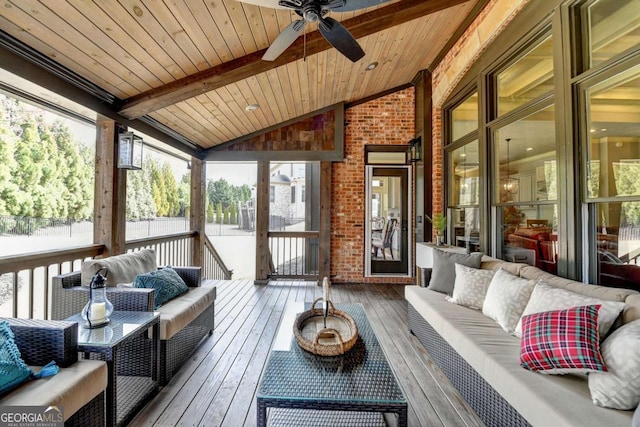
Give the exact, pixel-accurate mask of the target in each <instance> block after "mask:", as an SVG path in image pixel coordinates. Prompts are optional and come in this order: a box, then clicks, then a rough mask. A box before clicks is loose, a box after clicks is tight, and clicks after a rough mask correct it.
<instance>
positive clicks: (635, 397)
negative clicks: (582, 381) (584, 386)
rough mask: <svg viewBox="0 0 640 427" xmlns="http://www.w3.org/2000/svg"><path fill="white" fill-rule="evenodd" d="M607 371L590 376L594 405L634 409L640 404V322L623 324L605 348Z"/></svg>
mask: <svg viewBox="0 0 640 427" xmlns="http://www.w3.org/2000/svg"><path fill="white" fill-rule="evenodd" d="M601 352H602V357H603V358H604V363H605V364H606V365H607V372H601V373H597V374H590V375H589V390H590V391H591V398H592V399H593V403H595V404H596V405H599V406H604V407H607V408H616V409H627V410H628V409H634V408H635V407H636V406H638V403H639V402H640V320H636V321H633V322H631V323H627V324H626V325H622V326H621V327H620V328H618V329H616V330H615V331H613V332H612V333H611V335H610V336H609V337H608V338H607V339H606V340H604V342H603V343H602V347H601Z"/></svg>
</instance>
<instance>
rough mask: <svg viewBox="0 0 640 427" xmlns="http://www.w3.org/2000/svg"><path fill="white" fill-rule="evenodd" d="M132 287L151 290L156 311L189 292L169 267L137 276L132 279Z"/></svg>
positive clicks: (182, 281)
mask: <svg viewBox="0 0 640 427" xmlns="http://www.w3.org/2000/svg"><path fill="white" fill-rule="evenodd" d="M133 287H134V288H147V289H153V291H154V304H155V307H154V308H155V309H156V310H157V309H158V308H159V307H160V306H162V305H163V304H164V303H166V302H167V301H170V300H172V299H173V298H175V297H177V296H179V295H182V294H184V293H185V292H187V291H189V288H188V287H187V285H186V283H184V280H182V278H181V277H180V276H179V275H178V273H176V271H175V270H174V269H173V268H170V267H165V268H163V269H161V270H156V271H151V272H149V273H144V274H139V275H137V276H136V277H135V278H134V279H133Z"/></svg>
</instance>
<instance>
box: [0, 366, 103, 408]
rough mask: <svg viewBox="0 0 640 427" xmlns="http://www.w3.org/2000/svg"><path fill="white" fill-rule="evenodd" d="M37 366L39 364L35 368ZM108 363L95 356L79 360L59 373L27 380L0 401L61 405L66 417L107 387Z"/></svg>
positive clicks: (7, 403)
mask: <svg viewBox="0 0 640 427" xmlns="http://www.w3.org/2000/svg"><path fill="white" fill-rule="evenodd" d="M34 369H35V370H38V368H34ZM107 378H108V373H107V365H106V363H105V362H102V361H98V360H80V361H78V362H76V363H74V364H72V365H71V366H69V367H67V368H61V369H60V371H59V372H58V374H56V375H54V376H52V377H47V378H42V379H39V380H37V381H29V382H27V383H24V384H22V385H21V386H20V387H19V388H18V389H16V390H14V391H12V392H11V393H9V394H7V395H6V396H3V397H2V398H1V399H0V405H3V406H4V405H7V406H25V405H26V406H32V405H37V406H60V407H62V408H64V418H65V420H67V419H69V418H70V417H71V416H72V415H73V414H75V413H76V412H77V411H78V410H79V409H80V408H82V407H83V406H84V405H85V404H87V403H88V402H90V401H91V400H93V398H95V397H96V396H97V395H98V394H100V393H102V392H103V391H104V390H105V389H106V388H107Z"/></svg>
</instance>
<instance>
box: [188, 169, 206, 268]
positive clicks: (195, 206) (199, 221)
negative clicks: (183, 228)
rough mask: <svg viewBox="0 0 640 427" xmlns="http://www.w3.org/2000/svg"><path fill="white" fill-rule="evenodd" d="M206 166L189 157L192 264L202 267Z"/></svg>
mask: <svg viewBox="0 0 640 427" xmlns="http://www.w3.org/2000/svg"><path fill="white" fill-rule="evenodd" d="M206 182H207V166H206V164H205V163H204V162H203V161H202V160H200V159H198V158H196V157H192V158H191V197H190V200H191V206H190V210H189V225H190V228H191V230H193V231H197V232H198V234H197V235H196V237H195V239H193V247H192V253H193V259H192V262H193V265H194V266H200V267H204V239H205V207H206V205H207V204H206V197H207V190H206Z"/></svg>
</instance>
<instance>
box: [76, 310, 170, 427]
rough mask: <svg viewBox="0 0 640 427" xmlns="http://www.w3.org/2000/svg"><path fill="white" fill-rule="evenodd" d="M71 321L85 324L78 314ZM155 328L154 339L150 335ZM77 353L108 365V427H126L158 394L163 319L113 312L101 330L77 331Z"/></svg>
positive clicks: (149, 315)
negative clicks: (150, 331) (107, 323)
mask: <svg viewBox="0 0 640 427" xmlns="http://www.w3.org/2000/svg"><path fill="white" fill-rule="evenodd" d="M66 320H69V321H74V322H79V323H82V319H81V317H80V315H79V314H76V315H74V316H71V317H69V318H68V319H66ZM150 328H153V333H152V335H148V334H147V331H148V330H149V329H150ZM78 350H79V351H81V352H83V353H84V357H85V358H91V359H98V360H104V361H106V362H107V368H108V371H109V382H108V385H107V403H106V406H107V417H106V418H107V426H122V425H126V424H127V423H128V422H129V421H130V420H131V418H132V417H133V416H134V415H135V414H136V412H137V411H138V410H139V409H140V408H141V407H142V406H143V405H144V404H145V403H146V402H147V401H148V400H149V399H151V398H152V397H153V396H154V395H155V394H157V392H158V390H159V384H158V379H159V367H160V363H159V356H160V315H159V314H158V313H154V312H148V311H114V312H113V313H112V314H111V323H109V325H107V326H105V327H103V328H98V329H84V328H82V327H81V326H79V327H78Z"/></svg>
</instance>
